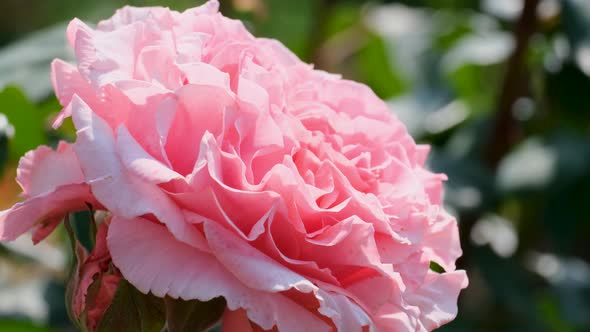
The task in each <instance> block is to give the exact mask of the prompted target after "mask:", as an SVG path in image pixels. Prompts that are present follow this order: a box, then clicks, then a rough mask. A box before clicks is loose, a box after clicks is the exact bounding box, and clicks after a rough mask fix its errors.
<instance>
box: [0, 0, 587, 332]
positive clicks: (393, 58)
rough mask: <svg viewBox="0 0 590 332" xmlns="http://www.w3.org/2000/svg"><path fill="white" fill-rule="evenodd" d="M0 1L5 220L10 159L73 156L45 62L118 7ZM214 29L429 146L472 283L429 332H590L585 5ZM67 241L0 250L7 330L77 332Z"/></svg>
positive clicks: (290, 14)
mask: <svg viewBox="0 0 590 332" xmlns="http://www.w3.org/2000/svg"><path fill="white" fill-rule="evenodd" d="M202 2H203V1H196V0H153V1H152V0H143V1H142V0H135V1H134V0H129V1H124V0H101V1H79V0H0V169H1V172H2V179H1V181H0V208H1V209H5V208H8V207H9V206H11V205H12V204H13V203H14V202H16V201H18V194H19V192H20V190H19V188H18V186H17V185H16V183H15V181H14V176H15V167H16V164H17V162H18V159H19V157H20V156H22V155H23V154H24V153H25V152H26V151H27V150H29V149H32V148H35V147H36V146H38V145H40V144H49V145H54V144H56V142H57V141H58V140H59V139H68V140H71V139H73V137H74V132H73V129H72V128H71V127H67V126H65V127H64V128H62V129H60V130H59V131H57V132H55V131H51V130H50V126H49V119H51V118H52V116H53V115H54V114H56V113H57V112H58V111H59V105H58V103H57V101H56V100H55V98H54V97H53V96H52V90H51V85H50V81H49V62H50V61H51V60H52V59H53V58H55V57H60V58H63V59H70V60H71V59H72V54H71V53H70V51H69V50H68V48H67V47H66V43H65V27H66V24H67V21H68V20H70V19H71V18H73V17H79V18H81V19H83V20H85V21H87V22H97V21H98V20H99V19H101V18H106V17H109V16H111V15H112V14H113V12H114V10H115V9H116V8H118V7H121V6H123V5H125V4H130V5H136V6H146V5H162V6H169V7H171V8H173V9H176V10H183V9H186V8H188V7H192V6H195V5H198V4H200V3H202ZM221 7H222V8H221V10H222V12H223V13H224V14H225V15H227V16H230V17H235V18H239V19H241V20H243V21H244V22H245V24H246V26H247V27H248V28H249V29H250V30H251V31H252V32H253V33H255V34H256V35H258V36H268V37H274V38H277V39H279V40H280V41H282V42H283V43H284V44H286V45H287V46H288V47H289V48H290V49H291V50H293V51H294V52H295V53H296V54H297V55H298V56H300V57H301V58H302V59H303V60H305V61H307V62H312V63H314V64H315V66H316V67H317V68H321V69H324V70H327V71H330V72H337V73H341V74H343V76H344V77H346V78H350V79H353V80H357V81H361V82H364V83H366V84H368V85H369V86H370V87H371V88H372V89H373V90H374V91H375V92H376V93H377V94H378V95H379V96H380V97H381V98H383V99H384V100H385V101H386V102H387V103H388V104H389V105H390V106H391V109H392V111H393V112H395V113H396V114H397V115H398V116H399V117H400V118H401V119H402V121H404V122H405V123H406V125H407V126H408V128H409V130H410V132H411V133H412V135H413V136H414V137H415V138H416V140H417V141H419V142H422V143H429V144H431V145H432V154H431V157H430V160H429V163H430V167H431V168H432V169H433V170H435V171H439V172H445V173H447V174H448V176H449V181H448V182H447V183H446V187H447V188H446V204H447V206H448V209H449V210H451V211H452V212H453V213H454V214H455V215H456V216H457V217H458V219H459V223H460V230H461V241H462V246H463V250H464V256H463V257H462V258H461V259H460V261H459V265H460V267H461V268H463V269H466V270H467V271H468V274H469V276H470V282H471V284H470V286H469V288H468V289H467V290H465V291H464V292H463V293H462V295H461V298H460V305H459V309H460V312H459V316H458V318H457V319H456V320H455V321H454V322H453V323H451V324H449V325H447V326H445V327H443V328H441V329H440V330H439V331H446V332H450V331H452V332H459V331H485V332H487V331H490V332H491V331H519V332H520V331H559V332H581V331H590V265H589V262H590V220H589V219H590V217H589V215H590V213H589V208H590V135H589V134H590V1H589V0H561V1H560V0H481V1H480V0H406V1H384V2H380V1H370V2H367V1H354V0H297V1H293V0H291V1H288V0H221ZM68 250H69V246H68V243H67V237H66V236H65V235H64V232H63V230H61V231H59V232H57V233H56V234H55V235H54V236H52V237H51V239H50V241H48V242H44V243H42V244H40V245H38V246H36V247H33V246H32V245H31V242H30V239H27V238H21V239H20V240H18V241H16V242H14V243H8V244H2V245H1V246H0V331H11V332H12V331H15V332H18V331H23V332H24V331H73V328H72V327H71V325H69V322H68V318H67V314H66V311H65V307H64V295H63V294H64V280H65V278H66V276H67V270H68V264H69V261H70V253H69V251H68Z"/></svg>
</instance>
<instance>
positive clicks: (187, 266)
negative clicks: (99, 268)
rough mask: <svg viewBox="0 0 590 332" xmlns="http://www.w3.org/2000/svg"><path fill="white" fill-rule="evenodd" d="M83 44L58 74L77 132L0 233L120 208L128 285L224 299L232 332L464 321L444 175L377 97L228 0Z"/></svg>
mask: <svg viewBox="0 0 590 332" xmlns="http://www.w3.org/2000/svg"><path fill="white" fill-rule="evenodd" d="M67 38H68V41H69V43H70V45H71V46H72V47H73V49H74V52H75V55H76V58H77V60H78V64H77V66H75V65H71V64H68V63H65V62H63V61H60V60H56V61H55V62H54V63H53V66H52V80H53V84H54V88H55V92H56V95H57V97H58V98H59V100H60V102H61V104H62V105H63V106H64V108H63V110H62V111H61V113H60V114H59V115H58V117H57V119H56V120H55V123H54V127H58V126H60V125H61V124H62V122H63V121H64V120H65V119H67V118H69V117H70V116H71V117H72V118H73V122H74V125H75V127H76V129H77V139H76V142H75V143H73V144H68V143H60V145H59V147H58V148H57V149H56V150H51V149H49V148H47V147H40V148H38V149H37V150H35V151H32V152H29V153H28V154H27V155H26V156H25V157H23V159H22V160H21V162H20V164H19V168H18V175H17V181H18V182H19V183H20V185H21V187H22V188H23V195H24V197H25V200H24V201H23V202H21V203H18V204H16V205H15V206H13V207H12V208H11V209H9V210H6V211H3V212H1V215H0V239H2V240H13V239H15V238H16V237H18V236H20V235H21V234H23V233H24V232H26V231H28V230H30V229H32V230H33V239H34V241H40V240H42V239H43V238H44V237H46V236H47V235H48V234H49V233H50V232H51V231H52V230H53V229H54V228H55V227H56V225H57V224H58V223H59V222H60V221H61V220H62V219H63V217H64V215H66V214H68V213H70V212H73V211H78V210H83V209H85V208H86V206H87V204H90V205H92V206H93V208H94V209H97V210H104V211H108V214H109V217H108V218H109V220H110V222H109V226H108V235H107V239H106V240H107V246H108V251H109V253H108V255H110V257H111V258H112V264H113V265H114V266H116V268H117V269H118V270H120V273H121V274H122V276H123V278H125V279H126V280H128V281H129V282H130V283H131V284H132V285H133V286H135V287H136V288H137V289H139V290H140V291H141V292H143V293H148V292H151V293H153V294H154V295H155V296H157V297H164V296H168V297H170V298H181V299H185V300H190V299H198V300H200V301H208V300H211V299H213V298H216V297H220V296H222V297H223V298H224V299H225V301H226V303H227V309H226V312H225V314H224V317H223V320H224V329H225V330H227V331H247V330H248V329H250V330H252V329H263V330H271V329H273V328H274V329H278V330H279V331H334V330H338V331H361V330H369V331H431V330H433V329H435V328H437V327H439V326H441V325H442V324H444V323H446V322H449V321H450V320H452V319H453V318H454V316H455V315H456V312H457V307H456V302H457V297H458V294H459V292H460V290H461V289H462V288H465V287H466V286H467V277H466V275H465V272H464V271H460V270H456V269H455V261H456V259H457V258H458V257H459V256H460V255H461V249H460V245H459V239H458V231H457V224H456V221H455V219H454V218H453V217H452V216H450V215H449V214H448V213H447V212H445V211H444V209H443V207H442V181H443V180H444V176H443V175H440V174H433V173H431V172H429V171H428V170H426V169H425V167H424V162H425V159H426V156H427V153H428V147H427V146H422V145H416V143H415V142H414V141H413V139H412V138H411V137H410V136H409V135H408V133H407V131H406V129H405V127H404V126H403V124H402V123H400V122H399V120H397V118H396V117H395V116H394V115H392V114H391V113H390V112H389V110H388V108H387V106H386V105H385V104H384V103H383V102H382V101H381V100H379V99H378V98H377V97H376V96H375V95H374V94H373V92H372V91H371V90H370V89H369V88H368V87H366V86H364V85H362V84H358V83H355V82H351V81H347V80H343V79H341V78H340V77H338V76H336V75H331V74H328V73H325V72H321V71H318V70H314V69H313V68H312V67H311V66H309V65H307V64H304V63H302V62H301V61H300V60H299V59H298V58H297V57H296V56H294V55H293V54H292V53H290V52H289V51H288V50H287V49H286V48H285V47H284V46H282V45H281V44H280V43H278V42H277V41H274V40H269V39H263V38H255V37H253V36H252V35H251V34H250V33H249V32H248V31H247V30H246V29H245V28H244V26H243V25H242V24H241V23H240V22H239V21H234V20H230V19H228V18H225V17H223V16H222V15H221V14H219V13H218V4H217V2H216V1H210V2H208V3H207V4H205V5H203V6H201V7H198V8H194V9H190V10H187V11H185V12H183V13H178V12H175V11H171V10H168V9H165V8H133V7H125V8H123V9H121V10H119V11H118V12H117V13H116V14H115V15H114V16H113V17H112V18H111V19H109V20H106V21H103V22H100V23H99V24H98V26H97V27H96V28H95V29H93V28H90V27H89V26H87V25H85V24H84V23H83V22H81V21H79V20H74V21H72V22H71V23H70V25H69V27H68V29H67ZM103 230H104V231H106V227H105V228H103ZM105 257H106V256H105ZM431 262H436V263H437V264H439V265H440V266H442V267H443V268H444V270H445V272H443V273H437V272H434V271H431V270H430V268H429V267H430V264H431ZM103 311H104V310H103Z"/></svg>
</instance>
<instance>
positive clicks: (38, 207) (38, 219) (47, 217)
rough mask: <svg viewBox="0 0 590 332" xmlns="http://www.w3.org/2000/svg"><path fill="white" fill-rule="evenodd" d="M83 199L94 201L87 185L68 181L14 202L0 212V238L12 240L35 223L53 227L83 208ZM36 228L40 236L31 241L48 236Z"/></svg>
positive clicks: (84, 206) (84, 201) (84, 202)
mask: <svg viewBox="0 0 590 332" xmlns="http://www.w3.org/2000/svg"><path fill="white" fill-rule="evenodd" d="M86 202H89V203H92V202H94V198H93V197H92V194H91V193H90V188H89V187H88V186H87V185H85V184H69V185H64V186H60V187H59V188H56V189H55V190H54V191H51V192H48V193H46V194H44V195H40V196H35V197H32V198H29V199H27V200H25V201H24V202H21V203H17V204H15V205H14V206H13V207H11V208H10V209H8V210H4V211H2V212H0V240H2V241H5V240H8V241H12V240H14V239H16V238H17V237H19V236H20V235H22V234H24V233H25V232H26V231H28V230H30V229H31V228H33V227H34V226H35V225H36V224H40V225H46V226H44V227H53V226H52V225H53V223H54V222H57V221H59V220H61V219H62V218H63V217H64V216H65V215H66V214H67V213H69V212H74V211H80V210H83V209H85V208H86ZM40 231H41V233H42V234H43V235H41V236H35V242H38V241H40V240H41V239H42V238H43V237H44V236H46V235H48V233H47V232H43V230H42V229H40Z"/></svg>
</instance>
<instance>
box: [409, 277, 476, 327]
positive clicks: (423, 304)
mask: <svg viewBox="0 0 590 332" xmlns="http://www.w3.org/2000/svg"><path fill="white" fill-rule="evenodd" d="M468 283H469V282H468V280H467V275H466V274H465V271H463V270H459V271H454V272H449V273H444V274H437V273H435V272H431V271H429V273H428V275H427V276H426V280H425V281H424V284H423V285H422V286H421V287H420V289H419V290H417V291H415V292H412V293H411V294H409V295H408V297H407V299H408V302H409V303H410V304H412V305H415V306H418V307H420V322H421V323H422V324H423V325H424V328H425V329H426V330H425V331H432V330H434V329H436V328H438V327H440V326H442V325H443V324H446V323H448V322H450V321H452V320H453V319H455V316H457V298H458V297H459V292H460V291H461V289H463V288H465V287H467V285H468Z"/></svg>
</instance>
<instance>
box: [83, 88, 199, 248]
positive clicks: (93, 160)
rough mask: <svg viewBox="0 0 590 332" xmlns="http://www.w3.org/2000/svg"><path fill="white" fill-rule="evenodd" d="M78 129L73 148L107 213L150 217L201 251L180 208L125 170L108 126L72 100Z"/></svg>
mask: <svg viewBox="0 0 590 332" xmlns="http://www.w3.org/2000/svg"><path fill="white" fill-rule="evenodd" d="M72 109H73V113H72V116H73V118H74V124H75V125H76V129H78V132H77V134H78V140H77V141H76V145H75V147H74V149H75V151H76V154H77V155H78V158H79V160H80V164H81V166H82V170H83V172H84V175H85V177H86V181H87V182H88V183H89V184H90V186H91V187H92V192H93V193H94V195H95V196H96V198H97V199H98V201H100V202H101V203H102V204H103V205H104V206H105V207H106V208H107V209H108V210H109V211H110V212H112V213H113V214H115V215H119V216H122V217H125V218H134V217H137V216H141V215H145V214H150V213H151V214H153V215H155V216H156V218H157V219H158V220H160V221H161V222H163V223H165V224H166V226H167V227H168V228H169V229H170V231H171V232H172V234H174V235H175V236H176V237H177V238H178V240H180V241H183V242H186V243H189V244H191V245H193V246H196V247H199V248H203V246H202V243H203V241H202V237H201V236H200V234H199V232H198V230H196V229H195V228H194V227H192V226H191V225H189V224H188V223H186V222H185V220H184V218H183V215H182V213H181V211H180V209H179V208H178V207H177V206H176V205H175V204H173V203H172V202H171V201H170V199H169V198H168V197H167V196H166V194H164V193H163V192H162V191H161V190H160V189H159V188H158V187H157V186H155V185H152V184H150V183H146V182H145V181H143V180H142V179H140V178H139V177H137V176H135V175H134V174H132V173H130V172H128V171H127V170H125V168H124V167H123V165H122V164H121V161H120V160H119V158H117V151H116V147H115V138H114V134H113V131H112V130H111V128H110V127H109V125H108V124H107V123H106V122H105V121H104V120H103V119H102V118H100V117H99V116H98V115H96V114H95V113H93V112H92V110H90V109H89V108H88V105H86V104H85V103H84V101H82V100H81V99H79V98H77V96H74V98H73V99H72Z"/></svg>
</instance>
